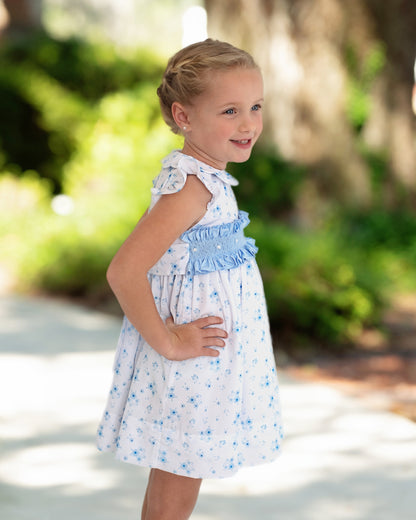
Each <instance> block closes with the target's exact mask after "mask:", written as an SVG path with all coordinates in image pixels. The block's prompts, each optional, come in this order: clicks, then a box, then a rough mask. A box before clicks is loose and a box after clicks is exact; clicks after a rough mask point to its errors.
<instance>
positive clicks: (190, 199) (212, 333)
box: [107, 175, 227, 361]
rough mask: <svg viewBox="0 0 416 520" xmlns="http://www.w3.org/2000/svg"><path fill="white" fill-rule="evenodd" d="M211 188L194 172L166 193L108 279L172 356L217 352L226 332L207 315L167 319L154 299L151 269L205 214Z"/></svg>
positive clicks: (147, 333) (137, 323)
mask: <svg viewBox="0 0 416 520" xmlns="http://www.w3.org/2000/svg"><path fill="white" fill-rule="evenodd" d="M210 198H211V193H210V192H209V191H208V190H207V188H206V187H205V186H204V185H203V184H202V182H201V181H200V180H199V179H198V178H197V177H196V176H194V175H190V176H189V177H188V178H187V180H186V183H185V186H184V187H183V188H182V190H180V191H179V192H177V193H173V194H170V195H162V197H161V198H160V199H159V200H158V202H157V203H156V204H155V206H154V207H153V208H152V210H151V211H148V212H147V213H145V215H144V216H143V217H142V218H141V219H140V221H139V222H138V224H137V225H136V227H135V229H134V230H133V232H132V233H131V235H130V236H129V237H128V238H127V240H126V241H125V242H124V244H123V245H122V246H121V248H120V249H119V251H118V252H117V253H116V255H115V257H114V258H113V260H112V262H111V264H110V266H109V268H108V271H107V279H108V282H109V284H110V287H111V289H112V290H113V292H114V294H115V295H116V297H117V299H118V301H119V303H120V306H121V308H122V309H123V311H124V313H125V315H126V316H127V318H128V320H129V321H130V323H132V325H133V326H134V327H135V328H136V329H137V330H138V331H139V332H140V334H141V335H142V336H143V338H144V339H145V341H146V342H147V343H148V344H149V345H150V346H151V347H152V348H154V349H155V350H156V351H157V352H158V353H159V354H161V355H163V356H164V357H166V358H168V359H171V360H176V361H179V360H183V359H189V358H193V357H198V356H218V354H219V353H218V351H217V350H215V349H210V348H205V347H207V346H217V347H223V346H224V345H225V343H224V341H223V340H222V339H221V338H225V337H226V336H227V333H226V332H225V331H224V330H223V329H219V328H211V327H209V328H206V327H207V326H208V325H215V324H220V323H222V319H221V318H219V317H214V316H209V317H207V318H201V319H199V320H195V321H193V322H191V323H187V324H184V325H175V324H174V323H173V320H172V318H168V319H167V320H166V323H164V322H163V320H162V318H161V317H160V315H159V313H158V311H157V309H156V305H155V302H154V298H153V294H152V292H151V288H150V284H149V281H148V279H147V272H148V271H149V269H150V268H151V267H152V266H153V265H154V264H155V263H156V262H157V261H158V260H159V258H160V257H161V256H162V255H163V254H164V253H165V251H166V250H167V249H168V248H169V247H170V246H171V245H172V244H173V242H174V241H175V240H176V239H177V238H178V237H179V236H180V235H181V234H182V233H183V232H185V231H186V230H187V229H189V228H190V227H191V226H192V225H193V224H195V223H196V222H198V220H200V218H201V217H202V216H203V215H204V214H205V212H206V207H207V204H208V202H209V200H210Z"/></svg>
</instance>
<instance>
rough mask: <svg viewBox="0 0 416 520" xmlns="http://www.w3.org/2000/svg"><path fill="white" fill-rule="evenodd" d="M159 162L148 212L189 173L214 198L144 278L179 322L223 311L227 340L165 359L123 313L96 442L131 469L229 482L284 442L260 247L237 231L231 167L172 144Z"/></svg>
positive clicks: (241, 221) (243, 219) (242, 217)
mask: <svg viewBox="0 0 416 520" xmlns="http://www.w3.org/2000/svg"><path fill="white" fill-rule="evenodd" d="M162 164H163V168H162V170H161V172H160V174H159V175H158V176H157V177H156V179H155V180H154V181H153V189H152V190H151V191H152V199H151V204H150V210H151V208H152V207H153V206H154V204H155V203H156V202H157V200H158V199H159V197H160V196H161V195H163V194H169V193H175V192H177V191H179V190H180V189H181V188H182V187H183V186H184V184H185V181H186V177H187V175H196V176H197V177H198V178H199V179H200V180H201V181H202V182H203V183H204V185H205V186H206V187H207V188H208V190H209V191H210V192H211V194H212V198H211V201H210V202H209V204H208V207H207V211H206V213H205V215H204V217H203V218H202V219H201V220H200V221H199V222H198V224H196V225H195V226H193V227H192V228H191V229H190V230H188V231H187V232H185V233H184V234H183V235H181V237H180V238H178V239H177V240H176V241H175V242H174V243H173V244H172V246H171V247H170V248H169V249H168V250H167V251H166V253H165V254H164V255H163V256H162V257H161V258H160V260H159V261H158V262H157V263H156V264H155V265H154V266H153V267H152V268H151V269H150V271H149V273H148V278H149V282H150V285H151V288H152V292H153V295H154V300H155V303H156V306H157V309H158V311H159V313H160V315H161V317H162V319H164V320H165V319H166V318H167V317H168V316H172V317H173V318H174V321H175V323H178V324H179V323H188V322H190V321H193V320H196V319H198V318H201V317H205V316H211V315H214V316H221V317H222V318H223V320H224V323H223V324H222V325H221V327H223V328H225V330H226V331H227V333H228V338H227V339H226V340H225V342H226V346H225V347H224V348H223V349H221V350H220V355H219V356H218V357H216V358H213V357H198V358H195V359H189V360H185V361H170V360H167V359H166V358H164V357H163V356H161V355H160V354H158V353H157V352H156V351H155V350H153V349H152V348H151V347H150V346H149V345H148V344H147V343H146V342H145V341H144V340H143V338H142V337H141V335H140V334H139V333H138V332H137V330H136V329H135V328H134V327H133V326H132V325H131V323H130V322H129V321H128V319H127V318H126V317H125V318H124V321H123V326H122V330H121V334H120V339H119V342H118V346H117V351H116V356H115V361H114V367H113V368H114V376H113V382H112V386H111V390H110V394H109V397H108V402H107V406H106V408H105V411H104V414H103V417H102V420H101V422H100V425H99V427H98V434H97V446H98V449H99V450H101V451H112V452H115V456H116V458H118V459H119V460H122V461H125V462H130V463H133V464H137V465H139V466H145V467H151V468H159V469H161V470H164V471H168V472H170V473H175V474H178V475H184V476H188V477H193V478H224V477H229V476H231V475H232V474H233V473H235V472H236V471H238V470H239V469H240V468H241V467H243V466H251V465H256V464H263V463H266V462H271V461H272V460H274V459H275V458H276V457H277V455H278V454H279V452H280V444H281V440H282V437H283V432H282V423H281V414H280V402H279V388H278V380H277V374H276V366H275V361H274V354H273V349H272V342H271V336H270V329H269V322H268V316H267V309H266V303H265V299H264V292H263V285H262V280H261V277H260V273H259V270H258V267H257V264H256V261H255V253H256V252H257V248H256V246H255V244H254V240H253V239H251V238H246V237H245V236H244V231H243V230H244V227H245V226H246V225H247V224H248V222H249V219H248V215H247V213H245V212H243V211H238V208H237V203H236V200H235V197H234V193H233V191H232V186H233V185H236V184H238V182H237V181H236V180H235V179H234V178H233V177H232V176H231V175H230V174H229V173H227V172H226V171H220V170H216V169H215V168H213V167H211V166H208V165H206V164H204V163H202V162H200V161H198V160H196V159H194V158H193V157H190V156H187V155H184V154H183V153H181V152H179V151H174V152H172V153H171V154H170V155H168V156H167V157H166V158H165V159H164V160H163V161H162ZM167 225H168V223H167ZM137 297H138V298H140V294H138V295H137ZM207 348H215V347H207Z"/></svg>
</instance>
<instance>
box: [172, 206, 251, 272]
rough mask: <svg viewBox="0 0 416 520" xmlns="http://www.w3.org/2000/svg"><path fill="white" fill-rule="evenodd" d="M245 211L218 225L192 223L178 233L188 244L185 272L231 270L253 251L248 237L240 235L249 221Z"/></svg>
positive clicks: (246, 258)
mask: <svg viewBox="0 0 416 520" xmlns="http://www.w3.org/2000/svg"><path fill="white" fill-rule="evenodd" d="M249 222H250V221H249V218H248V214H247V213H246V212H245V211H240V212H239V213H238V219H237V220H234V221H233V222H229V223H226V224H221V225H219V226H200V227H198V226H196V227H194V228H193V229H191V230H189V231H186V232H185V233H183V234H182V235H181V239H182V240H183V241H184V242H187V243H188V244H189V261H188V265H187V272H188V273H189V274H206V273H211V272H213V271H218V270H223V269H233V268H234V267H237V266H239V265H241V264H243V263H244V262H246V261H247V260H250V259H252V258H253V257H254V256H255V254H256V253H257V247H256V246H255V243H254V240H253V239H252V238H247V237H246V236H245V235H244V228H245V227H246V226H247V224H248V223H249Z"/></svg>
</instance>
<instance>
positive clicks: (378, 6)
mask: <svg viewBox="0 0 416 520" xmlns="http://www.w3.org/2000/svg"><path fill="white" fill-rule="evenodd" d="M415 27H416V3H415V2H414V1H412V0H385V1H383V2H378V1H377V0H351V1H349V2H340V1H339V0H292V1H288V0H275V1H270V0H229V1H227V2H224V1H222V0H206V1H199V2H196V1H192V0H151V1H149V0H120V1H118V2H114V1H110V0H0V250H1V255H0V288H1V292H2V293H6V292H11V291H12V292H18V293H26V294H27V293H29V294H41V295H45V294H47V295H49V296H59V297H65V298H72V299H76V300H77V301H81V302H82V303H85V304H87V305H91V306H94V307H96V308H99V309H102V310H106V311H108V312H112V313H116V314H117V313H119V312H120V310H119V308H118V306H117V303H116V302H115V300H114V298H113V297H112V295H111V293H110V290H109V288H108V286H107V283H106V280H105V271H106V268H107V266H108V264H109V262H110V260H111V258H112V256H113V255H114V253H115V252H116V250H117V249H118V247H119V246H120V244H121V243H122V242H123V241H124V239H125V238H126V236H127V235H128V234H129V233H130V231H131V230H132V228H133V227H134V225H135V223H136V222H137V220H138V218H139V217H140V216H141V214H142V213H143V212H144V210H145V209H146V207H147V204H148V202H149V188H150V186H151V181H152V178H153V177H154V176H155V175H157V173H158V171H159V169H160V160H161V158H163V157H164V155H166V154H167V153H168V152H169V151H170V150H171V149H172V148H173V147H180V146H181V143H180V141H179V140H178V138H177V137H175V136H174V135H173V134H171V133H170V132H169V130H168V129H167V128H166V125H165V124H164V123H163V121H162V119H161V116H160V114H159V107H158V102H157V96H156V87H157V86H158V83H159V81H160V78H161V74H162V71H163V68H164V65H165V63H166V60H167V58H168V57H169V56H170V55H171V54H173V53H174V52H176V51H177V50H179V49H180V48H181V47H182V46H183V45H186V44H188V43H192V42H193V41H197V40H201V39H204V38H205V37H206V36H207V35H208V36H210V37H213V38H219V39H224V40H227V41H229V42H231V43H233V44H235V45H237V46H241V47H243V48H245V49H246V50H248V51H250V52H251V53H252V54H253V55H254V57H255V59H256V60H257V62H258V63H259V64H260V66H261V68H262V70H263V74H264V78H265V84H266V108H265V113H264V115H265V131H264V134H263V136H262V138H261V141H260V142H259V144H258V145H257V148H256V150H255V152H254V153H253V155H252V157H251V159H250V160H249V162H248V163H246V164H244V165H229V166H230V167H229V171H230V172H231V173H232V174H233V175H235V176H236V177H237V178H238V179H239V181H240V185H239V186H238V188H237V189H236V195H237V198H238V200H239V204H240V207H241V208H242V209H244V210H247V211H249V212H250V214H251V220H252V223H251V224H250V228H249V230H248V233H249V234H250V235H251V236H254V237H255V239H256V241H257V244H258V245H259V247H260V252H259V255H258V261H259V264H260V267H261V270H262V273H263V277H264V282H265V289H266V295H267V300H268V305H269V311H270V318H271V324H272V329H273V332H274V333H276V335H277V339H278V344H279V345H280V347H281V350H282V352H283V353H284V355H283V357H284V356H287V359H289V360H292V361H295V362H296V363H297V364H298V365H299V363H300V364H303V365H305V364H306V365H307V366H308V374H309V375H311V376H312V377H313V376H314V375H315V376H316V375H318V376H319V377H326V376H327V377H330V376H333V375H334V370H335V369H334V368H333V367H334V365H333V363H332V360H333V359H334V357H336V358H337V360H338V363H337V365H336V366H337V367H338V368H337V370H338V372H337V377H347V376H348V377H350V379H351V378H353V379H354V378H355V379H356V380H357V381H361V382H362V381H363V380H364V379H365V378H367V381H368V380H369V378H371V377H373V380H374V384H385V385H393V386H394V387H395V388H396V386H397V384H399V383H400V384H402V383H406V384H408V385H410V384H411V383H415V382H416V325H415V318H416V297H415V293H414V290H415V287H416V116H415V114H414V113H413V112H412V88H413V84H414V61H415V57H416V38H415V30H414V28H415ZM285 359H286V358H285ZM320 359H325V362H324V361H322V363H321V364H319V360H320ZM328 359H329V360H330V361H328ZM340 359H344V360H345V359H348V360H349V364H348V370H349V372H348V374H349V375H348V374H347V375H346V373H345V371H344V372H343V371H342V369H341V370H340V369H339V367H340V363H339V360H340ZM374 360H375V361H374ZM311 361H313V365H311ZM352 363H353V366H354V369H352V368H351V366H352ZM331 367H332V368H331ZM348 370H347V371H348ZM303 373H305V370H304V371H303ZM409 388H410V386H405V390H406V392H407V394H406V396H407V397H406V399H404V401H406V403H407V404H406V406H407V408H406V410H405V413H406V414H407V415H408V416H410V417H412V418H415V417H416V410H415V403H416V397H413V400H412V399H410V398H409V395H410V394H409V393H408V390H409ZM402 401H403V400H402ZM400 406H403V403H401V405H400Z"/></svg>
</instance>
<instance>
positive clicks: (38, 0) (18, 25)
mask: <svg viewBox="0 0 416 520" xmlns="http://www.w3.org/2000/svg"><path fill="white" fill-rule="evenodd" d="M3 3H4V7H5V8H6V12H7V15H8V25H7V26H6V27H5V31H4V32H5V33H6V34H7V35H8V34H11V35H16V34H17V35H19V34H24V33H26V32H28V31H33V30H37V29H40V28H41V27H42V17H41V15H42V0H3Z"/></svg>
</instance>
